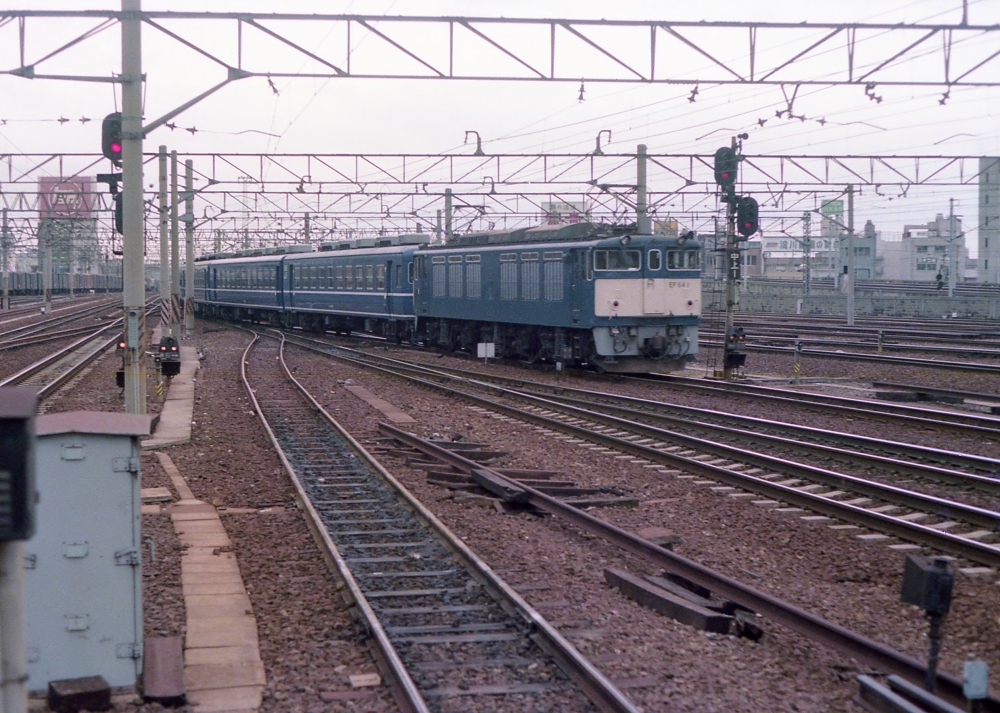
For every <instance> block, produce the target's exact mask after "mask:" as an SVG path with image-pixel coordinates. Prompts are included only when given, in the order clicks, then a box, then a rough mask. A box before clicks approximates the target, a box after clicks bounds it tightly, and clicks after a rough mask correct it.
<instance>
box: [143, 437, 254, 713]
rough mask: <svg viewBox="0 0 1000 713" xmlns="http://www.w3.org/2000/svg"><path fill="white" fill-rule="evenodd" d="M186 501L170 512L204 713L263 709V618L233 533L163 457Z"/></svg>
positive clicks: (189, 652) (195, 690)
mask: <svg viewBox="0 0 1000 713" xmlns="http://www.w3.org/2000/svg"><path fill="white" fill-rule="evenodd" d="M156 457H157V458H159V460H160V463H161V464H162V465H163V469H164V470H165V471H166V472H167V475H168V476H169V477H170V480H171V482H172V483H173V485H174V489H175V490H176V491H177V494H178V495H179V496H180V498H181V499H180V500H179V501H178V502H176V503H174V504H173V505H172V506H170V508H169V512H170V519H171V520H172V521H173V525H174V529H175V530H176V532H177V536H178V538H179V539H180V541H181V542H182V543H183V544H184V545H185V550H184V553H183V554H182V555H181V586H182V587H183V592H184V606H185V609H186V611H187V635H186V637H185V641H184V683H185V687H186V689H187V700H188V702H189V703H191V704H192V705H193V706H194V707H195V710H196V711H197V712H198V713H223V712H225V713H249V712H250V711H257V709H258V708H259V707H260V703H261V695H262V692H263V690H264V685H265V683H266V679H265V675H264V663H263V662H262V661H261V658H260V650H259V646H258V639H257V620H256V618H254V615H253V606H252V604H251V603H250V598H249V597H248V596H247V593H246V588H245V587H244V585H243V578H242V577H241V576H240V568H239V564H238V563H237V561H236V557H235V555H233V553H232V552H227V551H220V550H222V549H224V548H225V549H228V548H231V547H232V542H231V541H230V540H229V537H228V536H227V535H226V529H225V527H223V525H222V520H221V519H220V518H219V514H218V512H217V511H216V509H215V508H214V507H212V506H211V505H209V504H208V503H206V502H203V501H201V500H198V499H196V498H195V497H194V494H193V493H192V492H191V489H190V488H189V487H188V485H187V482H186V481H185V480H184V477H183V476H182V475H181V474H180V472H179V471H178V470H177V467H176V466H175V465H174V463H173V461H171V460H170V456H168V455H167V454H166V453H157V454H156Z"/></svg>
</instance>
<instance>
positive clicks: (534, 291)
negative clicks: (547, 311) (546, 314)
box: [521, 253, 540, 300]
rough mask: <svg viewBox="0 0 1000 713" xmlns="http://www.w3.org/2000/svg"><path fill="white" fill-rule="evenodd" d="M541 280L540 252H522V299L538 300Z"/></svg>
mask: <svg viewBox="0 0 1000 713" xmlns="http://www.w3.org/2000/svg"><path fill="white" fill-rule="evenodd" d="M539 282H540V275H539V269H538V253H521V299H523V300H537V299H538V296H539V292H540V289H539V288H540V284H539Z"/></svg>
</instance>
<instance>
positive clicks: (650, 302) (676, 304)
mask: <svg viewBox="0 0 1000 713" xmlns="http://www.w3.org/2000/svg"><path fill="white" fill-rule="evenodd" d="M594 314H595V315H597V316H598V317H648V316H653V315H667V316H673V317H690V316H698V315H700V314H701V279H700V278H679V279H678V278H644V279H637V278H634V277H633V278H628V279H605V280H601V279H598V280H594Z"/></svg>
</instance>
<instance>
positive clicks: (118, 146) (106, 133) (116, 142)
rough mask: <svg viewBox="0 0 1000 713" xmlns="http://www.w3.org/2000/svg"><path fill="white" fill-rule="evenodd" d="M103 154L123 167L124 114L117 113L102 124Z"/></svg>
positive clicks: (109, 115)
mask: <svg viewBox="0 0 1000 713" xmlns="http://www.w3.org/2000/svg"><path fill="white" fill-rule="evenodd" d="M101 153H103V154H104V157H105V158H108V159H110V160H111V162H112V163H113V164H114V165H115V166H118V167H119V168H120V167H121V165H122V114H121V112H120V111H116V112H114V113H113V114H108V115H107V116H106V117H104V122H103V123H102V124H101Z"/></svg>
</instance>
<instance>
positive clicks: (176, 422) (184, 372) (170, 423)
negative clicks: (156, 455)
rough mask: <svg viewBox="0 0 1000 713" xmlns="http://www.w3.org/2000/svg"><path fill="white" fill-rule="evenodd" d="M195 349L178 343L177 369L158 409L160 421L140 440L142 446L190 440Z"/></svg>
mask: <svg viewBox="0 0 1000 713" xmlns="http://www.w3.org/2000/svg"><path fill="white" fill-rule="evenodd" d="M198 365H199V361H198V350H197V348H195V347H181V373H180V374H178V375H177V376H175V377H173V378H172V379H171V381H170V388H169V389H168V390H167V398H166V401H165V402H164V404H163V410H162V411H161V412H160V422H159V423H158V424H157V425H156V430H155V431H153V436H152V437H151V438H147V439H146V440H144V441H143V442H142V450H144V451H148V450H153V449H156V448H163V447H165V446H175V445H180V444H182V443H190V442H191V419H192V418H193V417H194V375H195V372H196V371H198Z"/></svg>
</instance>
